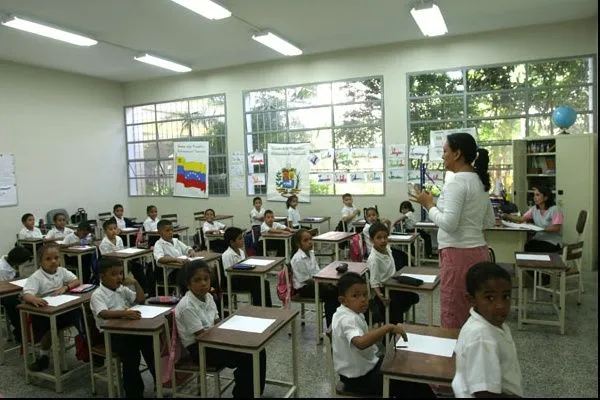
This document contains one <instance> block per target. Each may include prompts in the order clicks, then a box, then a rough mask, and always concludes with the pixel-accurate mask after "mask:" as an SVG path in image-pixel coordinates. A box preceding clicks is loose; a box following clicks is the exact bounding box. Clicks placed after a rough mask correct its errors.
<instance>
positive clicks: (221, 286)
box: [209, 261, 252, 319]
mask: <svg viewBox="0 0 600 400" xmlns="http://www.w3.org/2000/svg"><path fill="white" fill-rule="evenodd" d="M221 262H222V261H219V263H221ZM209 267H210V265H209ZM212 269H215V268H214V267H212ZM216 270H217V271H216V278H217V285H218V289H217V290H218V291H219V293H218V294H219V302H220V307H221V319H224V318H225V297H226V296H227V295H228V293H227V283H225V282H226V281H225V282H224V281H223V280H222V278H221V270H223V273H224V272H225V271H224V268H223V266H222V264H219V266H218V267H217V268H216ZM214 274H215V272H214V270H213V271H211V275H213V276H214ZM237 295H245V296H248V303H249V304H250V303H252V295H251V293H250V292H234V291H232V292H231V302H232V303H233V304H229V305H228V306H229V308H231V310H232V311H234V308H236V307H237ZM228 313H229V311H228Z"/></svg>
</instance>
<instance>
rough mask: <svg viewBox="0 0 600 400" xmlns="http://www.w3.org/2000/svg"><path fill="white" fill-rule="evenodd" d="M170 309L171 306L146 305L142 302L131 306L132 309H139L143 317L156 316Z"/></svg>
mask: <svg viewBox="0 0 600 400" xmlns="http://www.w3.org/2000/svg"><path fill="white" fill-rule="evenodd" d="M170 309H171V307H158V306H144V305H140V304H138V305H137V306H133V307H131V308H130V310H135V311H139V312H140V313H141V314H142V318H154V317H156V316H158V315H160V314H162V313H164V312H166V311H169V310H170Z"/></svg>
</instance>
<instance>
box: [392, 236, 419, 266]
mask: <svg viewBox="0 0 600 400" xmlns="http://www.w3.org/2000/svg"><path fill="white" fill-rule="evenodd" d="M419 237H421V236H420V235H419V233H418V232H415V233H394V234H391V235H390V236H389V237H388V242H389V243H390V245H399V246H403V247H406V253H407V254H408V266H409V267H412V266H413V263H412V256H413V254H412V248H413V244H414V243H415V242H416V241H417V239H418V238H419ZM415 250H416V249H415ZM415 253H416V254H415V255H414V256H415V265H419V264H420V261H419V251H418V250H416V251H415Z"/></svg>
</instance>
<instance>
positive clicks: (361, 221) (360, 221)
mask: <svg viewBox="0 0 600 400" xmlns="http://www.w3.org/2000/svg"><path fill="white" fill-rule="evenodd" d="M366 224H367V220H365V219H364V218H363V219H359V220H358V221H356V222H355V223H354V224H353V225H354V226H356V227H359V228H360V227H364V226H365V225H366Z"/></svg>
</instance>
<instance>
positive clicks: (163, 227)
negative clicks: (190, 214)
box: [153, 219, 196, 290]
mask: <svg viewBox="0 0 600 400" xmlns="http://www.w3.org/2000/svg"><path fill="white" fill-rule="evenodd" d="M157 228H158V233H159V234H160V239H158V240H157V241H156V243H155V244H154V252H153V255H154V260H155V261H156V263H157V264H158V265H159V266H160V267H162V268H167V271H168V272H167V273H168V274H169V282H171V283H175V282H177V273H174V274H172V273H171V272H172V271H169V269H170V270H173V268H168V266H169V264H170V265H180V266H183V265H185V264H186V263H188V262H189V261H190V260H189V259H186V258H179V257H181V256H187V257H194V256H195V255H196V253H195V252H194V249H193V248H191V247H190V246H188V245H187V244H185V243H183V242H182V241H181V240H179V239H175V238H174V237H173V223H172V222H171V221H169V220H167V219H162V220H160V222H159V223H158V224H157ZM165 290H166V289H165Z"/></svg>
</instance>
